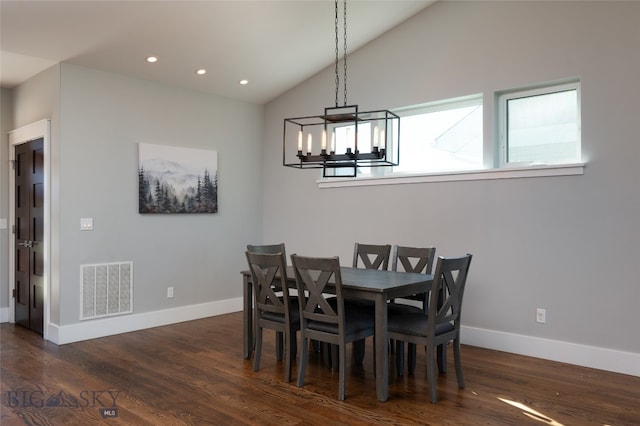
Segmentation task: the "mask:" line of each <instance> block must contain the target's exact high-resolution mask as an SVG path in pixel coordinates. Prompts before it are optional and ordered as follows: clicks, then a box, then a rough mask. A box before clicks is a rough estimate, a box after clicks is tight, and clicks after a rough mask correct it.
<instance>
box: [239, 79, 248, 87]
mask: <svg viewBox="0 0 640 426" xmlns="http://www.w3.org/2000/svg"><path fill="white" fill-rule="evenodd" d="M240 84H241V85H243V86H246V85H247V84H249V80H240Z"/></svg>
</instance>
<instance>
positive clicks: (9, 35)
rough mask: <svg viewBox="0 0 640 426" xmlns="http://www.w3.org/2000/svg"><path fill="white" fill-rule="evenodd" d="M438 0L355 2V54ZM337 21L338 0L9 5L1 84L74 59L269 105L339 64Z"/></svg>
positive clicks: (52, 0) (3, 2) (350, 32)
mask: <svg viewBox="0 0 640 426" xmlns="http://www.w3.org/2000/svg"><path fill="white" fill-rule="evenodd" d="M431 3H433V0H411V1H408V0H371V1H370V0H351V1H349V2H348V3H347V43H348V53H349V52H352V51H353V50H355V49H357V48H358V47H361V46H362V45H364V44H366V43H367V42H369V41H371V40H373V39H374V38H376V37H378V36H380V35H381V34H382V33H384V32H386V31H388V30H389V29H391V28H393V27H394V26H396V25H398V24H400V23H401V22H403V21H405V20H406V19H408V18H409V17H411V16H413V15H415V14H416V13H418V12H419V11H421V10H423V9H424V8H425V7H427V6H429V5H430V4H431ZM340 16H342V6H340ZM334 18H335V10H334V2H333V1H331V0H318V1H310V0H297V1H292V0H290V1H270V0H262V1H248V0H247V1H245V0H235V1H214V0H204V1H202V0H201V1H187V0H172V1H155V0H138V1H86V0H85V1H77V0H76V1H56V0H47V1H32V0H0V83H1V85H2V87H8V88H11V87H14V86H16V85H18V84H20V83H21V82H23V81H25V80H26V79H28V78H30V77H32V76H34V75H35V74H37V73H39V72H40V71H42V70H44V69H46V68H48V67H50V66H52V65H54V64H57V63H59V62H68V63H72V64H76V65H81V66H85V67H90V68H96V69H101V70H105V71H109V72H114V73H119V74H125V75H130V76H133V77H137V78H142V79H147V80H152V81H157V82H161V83H165V84H170V85H175V86H179V87H183V88H187V89H192V90H197V91H202V92H206V93H211V94H215V95H219V96H223V97H228V98H233V99H238V100H242V101H248V102H254V103H258V104H262V103H266V102H268V101H270V100H272V99H273V98H275V97H277V96H278V95H280V94H282V93H284V92H285V91H287V90H288V89H290V88H292V87H294V86H296V85H297V84H299V83H301V82H302V81H304V80H306V79H307V78H309V77H311V76H312V75H314V74H315V73H317V72H319V71H321V70H322V69H324V68H326V67H327V66H330V65H332V64H333V63H334V61H335V31H334ZM341 26H342V23H340V27H341ZM340 38H341V39H340V48H341V49H342V43H343V42H342V35H341V34H340ZM149 55H155V56H157V57H158V58H159V60H158V62H157V63H156V64H148V63H147V62H146V61H145V58H146V57H147V56H149ZM340 55H342V51H341V52H340ZM197 68H206V69H207V70H208V72H207V74H206V75H204V76H197V75H196V74H195V70H196V69H197ZM241 79H247V80H249V84H248V85H246V86H241V85H240V84H239V83H238V82H239V80H241Z"/></svg>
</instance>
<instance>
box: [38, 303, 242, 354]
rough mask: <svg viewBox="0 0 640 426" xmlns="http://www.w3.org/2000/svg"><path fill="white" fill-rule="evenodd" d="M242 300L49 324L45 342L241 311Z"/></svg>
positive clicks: (61, 342)
mask: <svg viewBox="0 0 640 426" xmlns="http://www.w3.org/2000/svg"><path fill="white" fill-rule="evenodd" d="M242 306H243V305H242V298H241V297H240V298H236V299H228V300H220V301H216V302H209V303H201V304H198V305H190V306H182V307H179V308H174V309H166V310H162V311H153V312H145V313H141V314H131V315H121V316H115V317H106V318H100V319H95V320H89V321H82V322H80V323H76V324H71V325H64V326H58V325H55V324H49V327H48V330H47V331H48V333H47V340H50V341H52V342H53V343H55V344H58V345H63V344H66V343H73V342H79V341H81V340H89V339H96V338H98V337H105V336H112V335H114V334H121V333H128V332H131V331H137V330H143V329H146V328H153V327H159V326H163V325H168V324H175V323H179V322H184V321H192V320H196V319H200V318H206V317H211V316H216V315H223V314H228V313H231V312H238V311H241V310H242Z"/></svg>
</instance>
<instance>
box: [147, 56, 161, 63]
mask: <svg viewBox="0 0 640 426" xmlns="http://www.w3.org/2000/svg"><path fill="white" fill-rule="evenodd" d="M147 62H149V63H150V64H153V63H154V62H158V58H157V57H155V56H149V57H147Z"/></svg>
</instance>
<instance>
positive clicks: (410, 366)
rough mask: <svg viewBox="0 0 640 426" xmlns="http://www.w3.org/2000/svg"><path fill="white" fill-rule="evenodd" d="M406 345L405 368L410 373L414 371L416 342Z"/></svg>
mask: <svg viewBox="0 0 640 426" xmlns="http://www.w3.org/2000/svg"><path fill="white" fill-rule="evenodd" d="M407 346H408V348H407V370H408V374H410V375H411V374H413V372H414V371H416V344H415V343H409V344H408V345H407Z"/></svg>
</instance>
